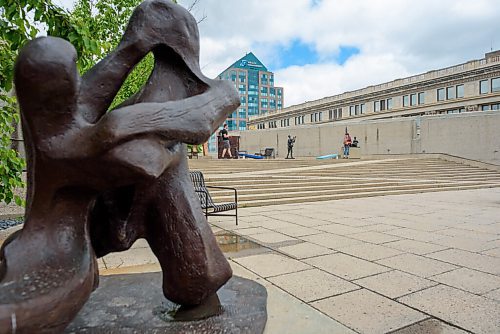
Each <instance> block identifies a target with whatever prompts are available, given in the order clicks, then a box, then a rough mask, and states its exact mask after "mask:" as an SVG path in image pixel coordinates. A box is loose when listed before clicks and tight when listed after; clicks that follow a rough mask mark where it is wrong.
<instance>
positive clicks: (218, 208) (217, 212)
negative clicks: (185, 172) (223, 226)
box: [189, 171, 238, 225]
mask: <svg viewBox="0 0 500 334" xmlns="http://www.w3.org/2000/svg"><path fill="white" fill-rule="evenodd" d="M189 177H190V178H191V182H193V186H194V190H195V191H196V193H197V194H198V198H199V199H200V203H201V208H202V209H203V210H204V211H205V217H206V218H207V219H208V216H231V217H236V225H238V192H237V190H236V189H235V188H230V187H218V186H207V185H206V184H205V178H204V177H203V173H202V172H200V171H191V172H189ZM209 188H213V189H223V190H232V191H234V202H231V203H222V204H215V203H214V201H213V199H212V196H210V193H209V192H208V189H209ZM231 210H235V214H228V213H221V212H225V211H231Z"/></svg>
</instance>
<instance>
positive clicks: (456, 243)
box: [434, 236, 493, 252]
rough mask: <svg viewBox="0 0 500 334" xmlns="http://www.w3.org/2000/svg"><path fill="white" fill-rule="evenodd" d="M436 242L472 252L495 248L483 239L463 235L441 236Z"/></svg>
mask: <svg viewBox="0 0 500 334" xmlns="http://www.w3.org/2000/svg"><path fill="white" fill-rule="evenodd" d="M434 242H435V243H436V244H439V245H443V246H447V247H452V248H458V249H462V250H466V251H470V252H480V251H485V250H488V249H491V248H493V245H491V244H487V243H485V242H484V241H483V240H474V239H469V238H463V237H449V236H445V237H444V238H440V239H439V240H436V241H434Z"/></svg>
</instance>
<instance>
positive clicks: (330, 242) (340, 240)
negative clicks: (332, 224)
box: [300, 233, 361, 249]
mask: <svg viewBox="0 0 500 334" xmlns="http://www.w3.org/2000/svg"><path fill="white" fill-rule="evenodd" d="M300 239H302V240H305V241H308V242H312V243H314V244H317V245H320V246H324V247H328V248H331V249H339V248H341V247H345V246H349V245H354V244H359V243H361V241H359V240H356V239H352V238H348V237H344V236H340V235H336V234H331V233H323V234H315V235H308V236H304V237H301V238H300Z"/></svg>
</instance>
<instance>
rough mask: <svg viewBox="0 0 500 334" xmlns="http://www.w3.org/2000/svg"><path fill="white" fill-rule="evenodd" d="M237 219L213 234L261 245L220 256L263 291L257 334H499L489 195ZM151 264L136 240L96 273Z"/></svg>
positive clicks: (265, 212) (498, 229)
mask: <svg viewBox="0 0 500 334" xmlns="http://www.w3.org/2000/svg"><path fill="white" fill-rule="evenodd" d="M240 217H241V218H240V224H239V225H238V226H235V224H234V219H231V218H225V217H210V223H211V224H212V228H213V230H214V232H215V233H217V232H219V233H220V232H224V233H234V234H237V235H238V236H241V238H239V240H243V241H245V240H250V241H253V242H255V243H257V244H258V245H257V246H258V247H257V248H254V249H250V250H248V249H245V250H244V251H240V252H228V253H226V255H227V257H228V259H229V260H230V263H231V265H232V267H233V270H234V273H235V274H236V275H239V276H244V277H248V278H252V279H254V280H257V281H258V282H260V283H261V284H263V285H264V286H266V288H267V289H268V312H269V320H268V324H267V327H266V333H356V332H357V333H397V334H411V333H468V332H469V333H470V332H472V333H492V334H495V333H500V189H498V188H490V189H480V190H466V191H449V192H437V193H423V194H411V195H396V196H384V197H372V198H361V199H350V200H341V201H329V202H314V203H305V204H287V205H279V206H267V207H261V208H258V207H255V208H244V209H241V210H240ZM6 232H7V231H6ZM4 234H5V232H4ZM1 239H2V235H0V243H1V242H2V240H1ZM259 245H260V246H259ZM242 248H244V247H242ZM235 249H238V248H235ZM156 262H157V261H156V258H155V257H154V255H153V254H152V253H151V251H150V250H149V247H148V245H147V243H146V242H145V241H143V240H139V241H138V242H137V243H136V244H135V245H134V246H133V248H132V249H130V250H129V251H127V252H123V253H115V254H111V255H108V256H106V257H104V258H103V259H100V260H99V266H100V268H101V269H102V273H103V274H116V273H130V272H144V271H153V270H159V266H158V265H157V263H156Z"/></svg>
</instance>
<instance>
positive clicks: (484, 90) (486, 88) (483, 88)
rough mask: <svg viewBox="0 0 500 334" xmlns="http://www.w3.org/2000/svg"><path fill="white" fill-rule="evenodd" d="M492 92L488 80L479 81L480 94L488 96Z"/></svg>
mask: <svg viewBox="0 0 500 334" xmlns="http://www.w3.org/2000/svg"><path fill="white" fill-rule="evenodd" d="M489 92H490V85H489V82H488V80H481V81H479V94H488V93H489Z"/></svg>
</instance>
